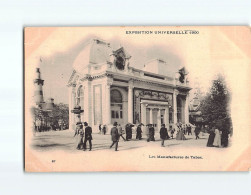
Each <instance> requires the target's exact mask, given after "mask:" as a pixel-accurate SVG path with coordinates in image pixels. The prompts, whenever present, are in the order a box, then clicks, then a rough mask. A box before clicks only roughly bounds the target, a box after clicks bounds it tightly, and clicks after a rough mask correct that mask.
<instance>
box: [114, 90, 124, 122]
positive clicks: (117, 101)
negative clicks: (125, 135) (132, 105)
mask: <svg viewBox="0 0 251 195" xmlns="http://www.w3.org/2000/svg"><path fill="white" fill-rule="evenodd" d="M111 118H112V119H122V118H123V102H122V95H121V93H120V91H119V90H117V89H113V90H111Z"/></svg>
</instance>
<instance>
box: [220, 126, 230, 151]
mask: <svg viewBox="0 0 251 195" xmlns="http://www.w3.org/2000/svg"><path fill="white" fill-rule="evenodd" d="M229 133H230V132H229V131H228V130H227V129H226V128H223V129H222V134H221V146H222V147H227V146H228V135H229Z"/></svg>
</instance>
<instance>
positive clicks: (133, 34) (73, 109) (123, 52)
mask: <svg viewBox="0 0 251 195" xmlns="http://www.w3.org/2000/svg"><path fill="white" fill-rule="evenodd" d="M250 60H251V30H250V27H248V26H168V27H164V26H134V27H26V28H24V94H25V98H24V109H25V110H24V111H25V116H24V124H25V129H24V137H25V140H24V142H25V143H24V147H25V152H24V158H25V171H27V172H95V171H120V172H122V171H249V168H250V167H251V113H250V111H251V106H250V102H251V97H250V96H251V93H250V92H251V90H250V84H251V79H250V78H251V76H250V75H251V71H250V70H251V64H250Z"/></svg>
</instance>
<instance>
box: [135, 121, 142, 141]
mask: <svg viewBox="0 0 251 195" xmlns="http://www.w3.org/2000/svg"><path fill="white" fill-rule="evenodd" d="M141 125H142V123H140V124H139V125H138V127H137V130H136V131H137V132H136V139H139V140H141V139H142V129H141Z"/></svg>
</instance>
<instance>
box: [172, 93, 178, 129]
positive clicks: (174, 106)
mask: <svg viewBox="0 0 251 195" xmlns="http://www.w3.org/2000/svg"><path fill="white" fill-rule="evenodd" d="M177 94H178V90H176V89H175V90H174V91H173V123H174V124H176V123H177Z"/></svg>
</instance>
